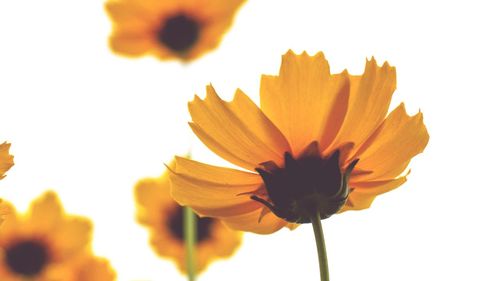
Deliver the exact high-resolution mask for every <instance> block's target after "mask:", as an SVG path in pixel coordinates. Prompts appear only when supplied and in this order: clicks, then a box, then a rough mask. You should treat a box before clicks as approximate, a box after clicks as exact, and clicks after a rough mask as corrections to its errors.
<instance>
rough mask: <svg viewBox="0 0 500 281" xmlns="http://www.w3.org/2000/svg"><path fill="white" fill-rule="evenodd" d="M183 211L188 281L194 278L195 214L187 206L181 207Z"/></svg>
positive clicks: (192, 280) (193, 280)
mask: <svg viewBox="0 0 500 281" xmlns="http://www.w3.org/2000/svg"><path fill="white" fill-rule="evenodd" d="M183 209H184V210H183V212H184V216H183V217H184V225H183V227H184V243H185V246H186V268H187V276H188V280H189V281H195V280H196V247H195V246H196V239H197V237H196V233H197V230H196V220H197V218H196V215H195V214H194V212H193V210H191V208H188V207H184V208H183Z"/></svg>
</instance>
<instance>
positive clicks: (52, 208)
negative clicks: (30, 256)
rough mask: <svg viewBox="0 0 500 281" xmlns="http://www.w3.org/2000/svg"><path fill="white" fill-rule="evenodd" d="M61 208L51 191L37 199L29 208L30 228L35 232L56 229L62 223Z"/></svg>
mask: <svg viewBox="0 0 500 281" xmlns="http://www.w3.org/2000/svg"><path fill="white" fill-rule="evenodd" d="M63 216H64V214H63V208H62V206H61V202H60V201H59V198H58V197H57V195H56V194H55V193H54V192H53V191H48V192H46V193H45V194H43V195H42V196H41V197H39V198H37V199H36V200H35V201H33V203H32V204H31V207H30V221H31V227H32V228H33V229H35V230H37V231H47V232H50V231H51V230H53V229H55V228H57V227H58V226H59V225H60V224H61V223H62V221H63Z"/></svg>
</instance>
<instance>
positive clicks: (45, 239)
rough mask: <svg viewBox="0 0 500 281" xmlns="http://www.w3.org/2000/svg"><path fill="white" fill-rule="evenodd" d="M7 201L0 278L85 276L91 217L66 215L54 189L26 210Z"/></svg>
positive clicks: (65, 280)
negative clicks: (18, 210)
mask: <svg viewBox="0 0 500 281" xmlns="http://www.w3.org/2000/svg"><path fill="white" fill-rule="evenodd" d="M6 205H7V206H8V208H9V211H8V212H9V214H8V215H7V216H5V221H4V223H3V224H2V226H1V231H0V280H2V281H22V280H37V281H71V280H75V281H84V280H85V279H82V276H83V277H84V275H82V274H80V273H79V271H81V270H82V269H81V265H82V264H83V262H84V261H85V260H83V258H82V257H85V256H90V249H89V248H90V239H91V230H92V225H91V222H90V221H89V220H87V219H85V218H82V217H77V216H70V215H66V214H65V213H64V210H63V208H62V206H61V204H60V202H59V199H58V197H57V195H56V194H55V193H53V192H47V193H45V194H44V195H43V196H41V197H40V198H38V199H36V200H35V201H34V202H33V203H32V204H31V207H30V210H29V212H28V213H27V214H18V213H17V212H16V210H15V208H14V207H12V206H10V204H6ZM87 259H89V258H87ZM90 259H91V258H90ZM85 263H87V264H89V265H91V263H88V262H86V261H85ZM89 268H90V270H91V271H94V269H93V268H94V267H89ZM113 279H114V277H113V276H112V277H111V278H108V279H102V280H113ZM87 280H88V279H87ZM94 280H100V279H94Z"/></svg>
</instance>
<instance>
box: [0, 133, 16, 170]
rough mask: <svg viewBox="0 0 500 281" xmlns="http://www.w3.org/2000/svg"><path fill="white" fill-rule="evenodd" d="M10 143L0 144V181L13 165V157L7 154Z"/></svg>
mask: <svg viewBox="0 0 500 281" xmlns="http://www.w3.org/2000/svg"><path fill="white" fill-rule="evenodd" d="M9 149H10V143H6V142H4V143H2V144H0V179H3V178H4V177H5V173H6V172H7V171H8V170H9V169H10V168H11V167H12V166H13V165H14V156H12V155H10V154H9Z"/></svg>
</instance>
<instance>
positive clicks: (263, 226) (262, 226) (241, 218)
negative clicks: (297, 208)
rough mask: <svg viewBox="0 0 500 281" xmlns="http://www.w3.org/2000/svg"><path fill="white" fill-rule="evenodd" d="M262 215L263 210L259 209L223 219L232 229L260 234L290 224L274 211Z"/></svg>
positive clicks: (269, 232)
mask: <svg viewBox="0 0 500 281" xmlns="http://www.w3.org/2000/svg"><path fill="white" fill-rule="evenodd" d="M260 215H261V210H260V209H257V210H255V211H252V212H249V213H244V214H240V215H235V216H230V217H224V218H221V220H222V222H224V223H225V224H226V225H227V226H229V227H230V228H232V229H236V230H241V231H249V232H254V233H258V234H271V233H273V232H276V231H278V230H280V229H281V228H283V227H285V226H288V225H289V223H287V222H286V221H284V220H282V219H280V218H278V217H277V216H275V215H274V214H273V213H267V214H266V215H264V216H263V217H262V218H260ZM259 218H260V222H259ZM292 228H293V227H292Z"/></svg>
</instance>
